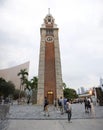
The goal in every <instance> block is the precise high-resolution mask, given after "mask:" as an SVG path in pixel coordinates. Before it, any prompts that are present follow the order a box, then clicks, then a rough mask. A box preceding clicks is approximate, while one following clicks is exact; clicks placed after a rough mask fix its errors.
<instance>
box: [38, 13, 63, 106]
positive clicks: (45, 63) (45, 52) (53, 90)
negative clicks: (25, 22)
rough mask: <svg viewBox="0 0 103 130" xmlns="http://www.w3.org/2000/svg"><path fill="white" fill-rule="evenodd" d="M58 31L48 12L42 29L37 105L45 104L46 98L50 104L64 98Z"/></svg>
mask: <svg viewBox="0 0 103 130" xmlns="http://www.w3.org/2000/svg"><path fill="white" fill-rule="evenodd" d="M58 30H59V29H58V28H57V25H56V24H55V22H54V18H53V17H52V15H51V14H50V12H48V14H47V15H46V17H45V18H44V23H43V24H42V26H41V28H40V34H41V41H40V55H39V72H38V92H37V104H43V101H44V97H47V98H48V100H49V103H50V104H53V101H54V99H55V98H60V97H61V96H62V97H63V88H62V73H61V60H60V49H59V37H58Z"/></svg>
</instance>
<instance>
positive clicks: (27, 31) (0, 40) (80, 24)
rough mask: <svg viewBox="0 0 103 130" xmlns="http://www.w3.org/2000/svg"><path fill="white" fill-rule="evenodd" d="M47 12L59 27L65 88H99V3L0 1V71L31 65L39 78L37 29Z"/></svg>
mask: <svg viewBox="0 0 103 130" xmlns="http://www.w3.org/2000/svg"><path fill="white" fill-rule="evenodd" d="M48 8H50V12H51V14H52V15H53V17H54V18H55V22H56V24H57V25H58V27H59V41H60V51H61V63H62V74H63V81H64V82H65V83H66V84H67V86H70V87H73V88H75V89H77V88H78V87H81V86H84V87H92V86H98V84H99V77H101V76H103V69H102V66H103V62H102V61H103V36H102V35H103V26H102V21H103V2H102V1H101V0H98V1H97V0H84V1H83V0H78V1H77V0H72V1H71V0H68V1H67V0H63V1H60V0H43V1H42V0H38V1H35V0H15V1H14V0H5V1H4V0H1V1H0V50H1V51H0V61H1V63H0V69H4V68H8V67H12V66H16V65H18V64H21V63H24V62H26V61H30V77H32V76H34V75H38V63H39V49H40V27H41V24H42V23H43V19H44V17H45V16H46V14H47V13H48Z"/></svg>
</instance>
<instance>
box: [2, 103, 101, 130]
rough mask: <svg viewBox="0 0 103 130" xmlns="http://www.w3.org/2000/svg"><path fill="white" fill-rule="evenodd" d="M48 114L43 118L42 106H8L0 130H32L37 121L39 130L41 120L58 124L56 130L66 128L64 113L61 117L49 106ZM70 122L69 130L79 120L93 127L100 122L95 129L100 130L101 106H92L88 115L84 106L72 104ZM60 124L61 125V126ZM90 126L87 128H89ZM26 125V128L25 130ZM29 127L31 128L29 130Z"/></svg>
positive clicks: (73, 127)
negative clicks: (71, 122) (71, 121)
mask: <svg viewBox="0 0 103 130" xmlns="http://www.w3.org/2000/svg"><path fill="white" fill-rule="evenodd" d="M49 113H50V116H49V117H48V116H44V111H43V106H38V105H27V104H23V105H17V104H14V105H10V111H9V113H8V115H7V118H6V120H4V121H3V123H2V124H1V128H0V130H24V129H25V130H27V129H28V130H34V128H35V126H34V123H37V124H38V120H39V122H41V126H40V128H41V129H42V127H43V126H42V125H44V123H43V120H44V122H45V121H46V122H45V123H47V122H49V123H50V122H51V121H50V120H52V123H53V122H54V124H58V125H57V126H55V127H56V128H57V127H58V129H56V128H55V129H56V130H60V129H62V127H63V126H65V129H64V130H66V129H67V126H66V124H65V122H66V121H67V114H66V113H64V114H63V115H61V113H60V111H59V110H55V109H54V107H53V106H49ZM72 120H73V122H74V123H73V124H75V125H73V126H72V128H71V130H72V129H73V130H75V129H76V127H77V126H76V125H77V123H78V122H79V121H81V120H82V121H83V122H84V124H89V120H91V124H92V125H93V123H94V122H95V123H96V124H97V126H98V124H100V123H101V122H102V123H101V125H100V126H98V127H95V128H100V129H98V130H102V128H103V106H92V111H91V112H90V113H85V110H84V104H72ZM85 120H86V121H85ZM29 122H30V124H29ZM62 122H63V124H62ZM79 123H80V122H79ZM60 124H62V126H61V125H60ZM91 124H90V125H89V126H88V127H90V128H91ZM19 125H20V126H19ZM26 125H27V126H28V127H27V128H25V126H26ZM31 126H32V127H31ZM59 126H60V127H59ZM8 127H9V128H8ZM19 127H20V128H19ZM29 127H31V128H30V129H29ZM82 127H84V126H82ZM40 128H39V124H38V126H37V129H38V130H39V129H40ZM59 128H60V129H59ZM78 129H79V126H78ZM35 130H36V128H35ZM48 130H49V125H48ZM50 130H51V128H50ZM85 130H86V129H85Z"/></svg>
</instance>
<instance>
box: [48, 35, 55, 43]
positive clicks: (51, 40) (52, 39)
mask: <svg viewBox="0 0 103 130" xmlns="http://www.w3.org/2000/svg"><path fill="white" fill-rule="evenodd" d="M53 41H54V38H53V36H47V37H46V42H49V43H51V42H53Z"/></svg>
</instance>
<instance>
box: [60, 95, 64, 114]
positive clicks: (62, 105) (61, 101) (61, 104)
mask: <svg viewBox="0 0 103 130" xmlns="http://www.w3.org/2000/svg"><path fill="white" fill-rule="evenodd" d="M59 107H60V112H61V115H63V111H64V101H63V98H62V97H60V99H59Z"/></svg>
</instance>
